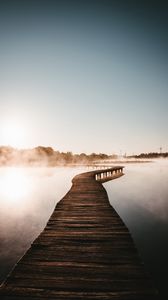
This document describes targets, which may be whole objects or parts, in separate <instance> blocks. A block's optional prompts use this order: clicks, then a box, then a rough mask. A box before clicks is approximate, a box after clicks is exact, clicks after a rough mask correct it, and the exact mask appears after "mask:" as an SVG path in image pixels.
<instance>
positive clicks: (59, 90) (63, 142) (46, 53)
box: [0, 0, 168, 154]
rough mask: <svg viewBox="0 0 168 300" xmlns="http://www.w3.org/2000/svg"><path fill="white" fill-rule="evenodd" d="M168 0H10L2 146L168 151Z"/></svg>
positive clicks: (5, 4)
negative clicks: (160, 149)
mask: <svg viewBox="0 0 168 300" xmlns="http://www.w3.org/2000/svg"><path fill="white" fill-rule="evenodd" d="M166 2H167V1H162V0H160V1H155V0H153V1H149V0H146V1H143V0H142V1H136V0H134V1H131V0H128V1H127V0H125V1H120V0H116V1H112V0H111V1H110V0H90V1H88V0H78V1H77V0H76V1H73V0H72V1H71V0H69V1H66V0H60V1H57V0H55V1H52V0H41V1H38V0H34V1H32V0H22V1H18V0H15V1H11V0H0V145H11V146H13V147H16V148H33V147H36V146H38V145H42V146H50V147H53V148H54V149H55V150H60V151H72V152H74V153H81V152H86V153H92V152H97V153H100V152H104V153H108V154H111V153H120V154H123V153H127V154H133V153H134V154H138V153H141V152H150V151H159V148H160V147H162V151H168V139H167V137H168V136H167V131H168V118H167V112H168V99H167V95H168V55H167V53H168V7H167V4H166Z"/></svg>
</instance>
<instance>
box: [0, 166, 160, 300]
mask: <svg viewBox="0 0 168 300" xmlns="http://www.w3.org/2000/svg"><path fill="white" fill-rule="evenodd" d="M102 172H104V176H102V177H101V178H100V176H101V174H102ZM107 172H108V173H107ZM122 175H123V173H122V167H114V168H110V169H106V170H99V171H97V170H96V171H93V172H87V173H83V174H80V175H77V176H76V177H74V179H73V180H72V187H71V189H70V191H69V192H68V193H67V194H66V195H65V196H64V198H63V199H62V200H61V201H60V202H59V203H58V204H57V205H56V207H55V210H54V212H53V214H52V215H51V217H50V219H49V221H48V223H47V225H46V227H45V229H44V230H43V232H42V233H41V234H40V235H39V236H38V237H37V239H36V240H35V241H34V242H33V244H32V245H31V248H30V249H29V250H28V251H27V252H26V254H25V255H24V256H23V257H22V258H21V260H20V261H19V262H18V263H17V265H16V266H15V268H14V269H13V271H12V272H11V273H10V274H9V276H8V277H7V279H6V281H5V282H4V283H3V285H2V286H1V288H0V299H4V300H12V299H13V300H16V299H17V300H21V299H27V300H40V299H41V300H43V299H44V300H46V299H51V300H52V299H60V300H61V299H62V300H63V299H67V300H69V299H70V300H71V299H73V300H77V299H79V300H80V299H86V300H94V299H102V300H103V299H104V300H108V299H114V300H121V299H122V300H136V299H137V300H145V299H148V300H149V299H152V300H154V299H157V291H156V290H155V288H154V287H153V285H152V283H151V281H150V278H149V276H148V275H147V274H146V273H145V270H144V266H143V263H142V262H141V260H140V257H139V255H138V252H137V250H136V248H135V245H134V242H133V240H132V237H131V235H130V233H129V231H128V229H127V227H126V226H125V224H124V223H123V221H122V220H121V218H120V217H119V215H118V214H117V212H116V211H115V210H114V208H113V207H112V206H111V205H110V203H109V200H108V196H107V192H106V190H105V189H104V187H103V186H102V182H105V181H108V180H111V179H115V178H118V177H120V176H122ZM95 178H96V179H97V180H96V179H95Z"/></svg>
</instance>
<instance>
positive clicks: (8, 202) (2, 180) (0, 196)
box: [0, 168, 85, 281]
mask: <svg viewBox="0 0 168 300" xmlns="http://www.w3.org/2000/svg"><path fill="white" fill-rule="evenodd" d="M84 171H85V169H84V168H76V169H74V168H0V281H2V280H3V279H4V278H5V276H6V275H7V274H8V273H9V271H10V270H11V267H13V265H14V264H15V263H16V262H17V261H18V259H19V258H20V257H21V256H22V255H23V254H24V253H25V251H26V250H27V249H28V248H29V247H30V245H31V242H32V241H33V240H34V239H35V238H36V237H37V236H38V235H39V233H40V232H41V231H42V229H43V228H44V227H45V225H46V222H47V220H48V219H49V217H50V215H51V213H52V211H53V209H54V207H55V205H56V203H57V202H58V201H59V200H60V199H61V198H62V197H63V196H64V195H65V193H66V192H67V191H68V190H69V188H70V187H71V179H72V178H73V177H74V176H75V175H76V174H78V173H81V172H84Z"/></svg>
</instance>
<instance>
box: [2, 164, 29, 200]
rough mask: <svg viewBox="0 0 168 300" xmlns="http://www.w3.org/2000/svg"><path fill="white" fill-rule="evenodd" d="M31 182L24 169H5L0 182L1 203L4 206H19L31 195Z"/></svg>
mask: <svg viewBox="0 0 168 300" xmlns="http://www.w3.org/2000/svg"><path fill="white" fill-rule="evenodd" d="M31 188H32V185H31V181H30V180H29V178H28V176H27V174H26V172H25V171H24V169H21V168H6V169H5V170H4V172H3V177H2V179H1V182H0V197H1V201H2V200H4V201H3V202H4V203H6V204H14V205H15V204H19V205H20V204H21V205H23V204H24V203H23V200H24V199H25V197H28V196H30V194H31Z"/></svg>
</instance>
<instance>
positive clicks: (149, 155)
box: [128, 152, 168, 158]
mask: <svg viewBox="0 0 168 300" xmlns="http://www.w3.org/2000/svg"><path fill="white" fill-rule="evenodd" d="M167 157H168V152H163V153H159V152H149V153H141V154H139V155H132V156H128V158H167Z"/></svg>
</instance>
